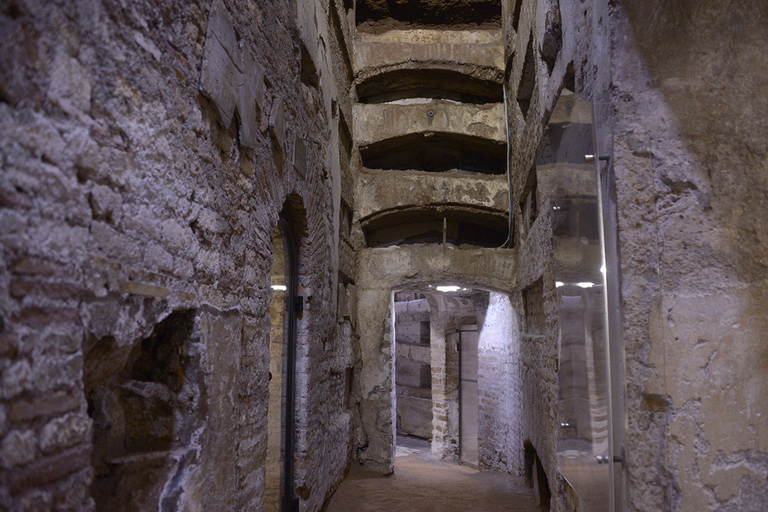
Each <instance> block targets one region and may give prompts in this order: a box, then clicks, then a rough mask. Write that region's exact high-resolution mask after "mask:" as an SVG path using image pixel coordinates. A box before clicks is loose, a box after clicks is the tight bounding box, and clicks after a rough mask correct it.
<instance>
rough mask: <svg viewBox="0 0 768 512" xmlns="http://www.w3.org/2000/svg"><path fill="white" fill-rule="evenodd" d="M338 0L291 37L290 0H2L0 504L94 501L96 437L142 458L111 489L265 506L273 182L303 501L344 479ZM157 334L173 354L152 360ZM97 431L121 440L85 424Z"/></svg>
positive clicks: (309, 506) (151, 500)
mask: <svg viewBox="0 0 768 512" xmlns="http://www.w3.org/2000/svg"><path fill="white" fill-rule="evenodd" d="M341 4H342V3H341V2H338V5H337V3H335V2H331V3H330V5H329V4H328V3H327V2H323V3H320V2H318V3H317V6H315V8H316V14H317V16H316V19H319V20H321V22H320V23H319V24H318V26H317V27H315V28H316V30H315V32H312V31H311V30H310V31H309V36H307V31H308V29H307V27H306V26H303V28H302V31H301V34H302V36H301V40H302V41H303V43H301V44H300V43H299V39H300V38H298V37H297V34H299V33H300V31H299V30H298V28H297V14H296V12H297V11H296V6H295V5H294V4H292V3H286V4H283V3H279V4H273V3H270V2H261V1H249V0H232V1H226V2H213V3H211V2H207V1H206V2H181V3H179V2H162V1H149V0H147V1H141V2H117V1H104V2H65V1H46V2H41V1H34V0H27V1H14V2H5V3H4V4H3V6H2V8H0V33H2V34H3V37H2V40H1V41H0V54H2V55H3V58H2V59H0V132H2V134H3V136H2V140H0V159H1V160H0V161H1V162H2V169H3V171H2V173H0V247H1V249H0V250H1V253H0V254H1V255H0V400H1V401H0V437H1V440H0V466H1V469H0V508H3V509H6V510H19V511H21V510H43V509H49V508H51V507H55V508H56V509H57V510H90V509H93V508H94V506H95V507H96V508H97V509H98V508H100V507H103V503H99V502H97V503H96V504H95V505H94V502H93V500H92V497H91V492H90V491H89V485H90V484H91V482H92V481H93V480H94V478H95V477H101V476H102V474H101V473H102V472H103V471H104V467H103V466H104V461H102V460H99V457H108V458H109V460H108V461H106V462H109V464H111V465H112V466H115V465H116V466H118V467H123V468H126V471H125V472H124V475H128V474H130V473H131V471H130V470H131V468H133V469H136V468H140V469H141V468H143V469H147V468H150V467H151V468H152V470H151V471H149V470H147V471H146V474H147V475H148V479H149V480H151V482H149V483H147V482H144V483H141V484H139V483H137V482H134V481H131V480H130V479H129V478H128V477H127V476H126V477H125V478H126V480H123V481H122V483H121V484H120V485H123V486H124V487H125V488H126V489H127V488H128V487H130V486H131V485H135V486H136V488H137V489H139V490H140V492H136V493H135V494H134V495H133V498H132V499H134V500H136V501H133V502H131V501H129V500H127V498H126V500H125V501H124V502H123V503H122V507H123V508H124V509H136V508H140V509H144V510H151V509H152V508H156V507H157V506H158V503H159V501H162V503H163V506H164V507H165V508H164V509H166V510H176V509H182V508H199V509H206V510H239V509H251V510H258V509H259V508H260V506H261V500H262V492H263V484H264V481H263V479H264V457H265V449H266V397H267V379H268V339H269V328H270V320H269V312H268V304H269V297H270V293H271V291H270V288H269V286H270V282H269V273H270V267H271V264H272V255H271V247H270V246H271V240H272V235H273V233H274V230H275V227H276V223H277V217H278V212H279V211H280V210H281V209H282V208H283V204H284V203H285V202H286V199H288V204H289V205H290V210H291V212H292V215H293V217H294V220H295V224H296V228H297V233H298V235H299V244H300V249H299V253H300V254H299V260H300V264H299V266H300V268H299V273H300V286H299V293H300V294H301V295H302V296H304V297H306V298H307V299H306V302H305V309H304V313H303V314H302V316H301V319H300V320H299V355H298V358H299V359H298V371H299V375H298V383H297V386H298V394H299V396H300V397H301V399H300V400H299V404H298V416H297V418H298V427H299V430H298V439H297V464H296V467H297V474H296V486H297V494H298V496H299V497H300V499H301V503H302V510H317V509H319V507H320V505H321V504H322V502H323V500H324V498H325V496H326V494H327V493H328V492H329V490H330V489H331V488H332V487H333V486H334V485H336V484H337V483H338V482H339V480H340V478H341V476H342V474H343V471H344V468H345V466H346V463H347V461H348V457H349V446H350V443H349V438H350V423H352V422H353V421H354V420H353V419H352V418H351V416H350V414H349V413H348V405H349V404H348V403H347V400H346V398H345V397H346V396H348V395H347V389H348V385H349V382H348V379H349V375H350V372H348V371H347V369H348V368H349V366H350V365H351V362H352V348H351V344H352V328H351V318H352V317H353V316H354V315H351V314H350V311H349V309H348V307H347V304H349V301H347V300H346V299H347V295H348V289H350V288H351V289H352V290H353V284H354V283H353V282H352V276H353V271H352V268H351V267H352V257H351V255H350V254H349V251H347V254H346V256H344V255H343V254H341V256H340V253H344V250H343V247H348V246H349V244H348V242H346V241H345V238H344V237H345V236H346V234H345V233H344V223H343V218H344V216H343V215H342V214H341V212H342V210H343V208H342V205H343V204H344V203H346V204H351V202H352V200H351V192H350V190H351V184H350V183H351V181H350V180H349V178H347V185H346V186H344V184H343V180H342V178H343V176H344V175H345V173H346V175H347V176H348V168H346V165H347V163H345V159H347V160H348V156H346V157H345V155H344V154H343V151H344V146H345V144H344V143H343V141H340V139H341V138H343V137H341V138H340V136H339V133H340V132H343V131H344V130H347V131H348V130H349V128H348V127H343V128H339V126H340V124H341V122H340V119H341V118H342V116H343V117H344V118H346V119H347V120H351V119H352V116H351V112H350V103H349V99H348V97H347V96H346V92H339V91H347V90H348V87H349V83H348V81H349V72H348V69H346V66H347V64H345V60H344V57H343V54H342V52H341V51H335V52H327V53H321V52H320V51H319V50H318V48H319V47H320V46H321V44H320V40H319V39H320V37H321V36H322V37H323V40H324V44H327V45H331V46H332V47H333V48H339V47H341V46H343V45H345V44H346V43H345V42H344V41H341V40H339V37H340V36H339V35H340V34H341V36H342V37H343V35H344V34H345V33H346V31H348V28H347V25H346V10H345V7H344V6H343V5H341ZM334 10H335V11H334ZM302 45H303V46H304V49H306V51H304V49H302ZM307 48H308V49H307ZM302 52H304V53H302ZM307 53H308V54H309V57H308V58H307V55H306V54H307ZM244 91H246V92H244ZM332 142H333V143H332ZM347 234H348V230H347ZM345 244H346V246H345ZM340 248H341V249H340ZM338 283H341V286H342V287H341V290H342V292H343V298H344V300H341V301H337V300H336V295H337V291H338V290H339V288H338V286H339V285H338ZM309 296H311V297H312V299H311V300H309ZM337 306H338V307H337ZM169 326H171V327H172V328H171V327H169ZM173 326H176V327H173ZM172 333H182V334H183V336H182V335H181V334H179V335H174V334H172ZM168 350H171V351H170V352H169V353H170V354H173V353H177V354H178V355H179V357H178V358H176V359H173V364H171V363H170V362H169V363H168V364H167V365H165V366H162V365H157V368H156V370H157V371H147V365H149V368H150V369H151V368H152V361H154V360H156V359H153V358H161V359H162V357H161V356H162V354H163V353H165V352H164V351H168ZM174 351H175V352H174ZM163 360H167V358H166V359H163ZM126 394H128V395H130V396H133V397H140V398H137V400H139V399H140V400H146V401H147V403H151V404H154V405H153V407H156V408H158V410H162V411H168V410H170V411H171V412H168V413H167V414H166V415H165V416H163V417H164V418H165V419H166V420H167V421H165V423H162V422H161V423H162V424H160V425H158V428H159V429H160V430H159V431H156V432H149V433H148V432H145V431H142V428H141V426H140V425H139V426H136V425H133V424H131V423H130V422H128V423H124V422H121V421H120V419H119V415H115V414H112V413H114V412H115V411H114V409H110V407H112V406H113V405H114V404H115V402H114V401H110V400H113V399H114V397H116V396H117V397H124V396H126ZM128 402H130V400H128V401H127V402H125V403H128ZM117 403H122V402H120V401H119V400H118V402H117ZM110 404H111V405H110ZM105 411H106V412H108V413H109V414H102V415H100V413H103V412H105ZM121 429H122V430H121ZM118 431H120V432H122V434H119V433H118ZM105 432H107V433H109V436H112V435H118V434H119V435H122V436H124V437H123V438H120V437H119V435H118V437H117V439H118V441H120V440H121V439H122V440H123V441H125V442H124V443H123V444H122V446H125V447H126V448H120V446H121V444H120V443H117V444H114V443H113V444H109V443H107V444H106V445H102V444H99V443H100V441H99V439H101V438H100V437H99V436H100V435H101V434H104V433H105ZM157 432H161V433H160V434H158V433H157ZM105 435H106V434H105ZM94 441H97V446H95V447H94ZM113 441H114V439H113ZM128 441H130V442H128ZM103 446H107V447H108V449H107V451H106V452H104V451H103V450H102V448H103ZM115 446H117V448H115ZM110 450H112V451H110ZM150 451H151V454H152V455H148V453H150ZM118 473H119V470H118ZM113 476H114V475H113ZM118 477H119V474H118ZM118 488H121V487H118ZM94 497H96V498H97V499H98V496H94ZM97 501H98V500H97ZM118 501H119V499H118Z"/></svg>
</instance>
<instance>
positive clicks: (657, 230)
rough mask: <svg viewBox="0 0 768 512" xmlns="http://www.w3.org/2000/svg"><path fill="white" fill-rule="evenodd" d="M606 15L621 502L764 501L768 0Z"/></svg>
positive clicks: (634, 8) (721, 505)
mask: <svg viewBox="0 0 768 512" xmlns="http://www.w3.org/2000/svg"><path fill="white" fill-rule="evenodd" d="M652 7H653V8H652ZM610 14H611V18H610V19H611V27H612V30H613V38H612V41H611V44H612V48H613V54H612V62H613V77H612V91H611V97H610V100H611V105H612V108H613V111H612V120H613V126H614V136H615V139H614V146H613V147H614V152H615V158H616V163H615V169H616V183H617V191H616V192H617V203H618V222H619V235H620V236H619V244H620V245H619V249H620V253H621V271H622V289H621V291H622V295H623V308H624V329H625V337H626V340H627V388H628V389H627V392H628V418H629V432H630V434H629V457H630V459H629V464H630V492H629V498H630V499H629V501H630V503H631V507H632V509H633V510H648V509H654V510H760V509H762V508H765V503H766V499H767V498H768V486H766V478H767V477H768V430H767V429H766V423H765V421H764V418H765V415H766V413H767V411H766V404H768V402H766V400H765V399H764V398H763V397H764V396H765V393H766V390H767V389H768V384H767V383H768V378H767V376H768V351H767V350H768V349H767V348H766V343H765V334H764V333H765V332H766V328H767V327H768V326H767V325H766V321H767V320H766V314H765V311H766V304H767V302H766V291H767V290H768V282H767V281H766V265H767V264H768V263H767V262H768V243H767V242H766V238H765V233H766V230H765V205H766V190H768V181H767V180H768V167H766V166H767V165H768V164H767V163H766V162H768V160H767V159H766V155H767V154H768V127H767V126H766V123H765V119H766V116H768V97H767V96H766V94H765V91H766V90H767V88H768V57H767V56H766V52H765V49H766V47H768V31H767V30H766V28H768V6H767V5H766V4H765V3H764V2H748V3H745V4H740V5H739V6H738V7H736V6H731V5H728V4H727V3H726V2H720V1H705V2H681V3H676V4H674V5H671V4H665V3H660V4H659V5H655V6H652V5H648V4H647V3H645V2H636V1H630V0H627V1H623V2H620V4H619V5H618V6H616V8H615V9H613V10H612V11H611V13H610Z"/></svg>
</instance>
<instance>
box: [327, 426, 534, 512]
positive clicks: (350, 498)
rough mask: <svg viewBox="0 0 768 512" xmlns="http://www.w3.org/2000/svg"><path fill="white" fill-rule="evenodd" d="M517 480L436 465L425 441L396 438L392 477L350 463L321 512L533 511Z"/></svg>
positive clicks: (524, 488) (529, 497)
mask: <svg viewBox="0 0 768 512" xmlns="http://www.w3.org/2000/svg"><path fill="white" fill-rule="evenodd" d="M539 510H540V509H539V507H538V505H537V504H536V502H535V500H534V497H533V491H532V490H531V489H530V488H528V487H527V486H526V485H525V482H524V481H523V479H522V478H518V477H515V476H512V475H509V474H506V473H495V472H490V471H478V470H477V469H474V468H470V467H467V466H461V465H458V464H453V463H447V462H442V461H440V460H438V459H437V458H435V457H434V456H433V455H432V454H431V453H430V451H429V443H428V442H427V441H415V440H413V439H405V438H398V447H397V452H396V456H395V474H394V475H392V476H389V477H384V476H381V475H379V474H377V473H372V472H369V471H366V470H365V469H363V468H362V466H360V465H358V464H353V466H352V469H351V470H350V473H349V475H348V476H347V478H346V479H345V480H344V482H342V484H341V486H340V487H339V489H338V490H337V491H336V493H335V494H334V495H333V497H332V498H331V500H330V502H329V503H328V506H327V508H326V511H327V512H501V511H504V512H538V511H539Z"/></svg>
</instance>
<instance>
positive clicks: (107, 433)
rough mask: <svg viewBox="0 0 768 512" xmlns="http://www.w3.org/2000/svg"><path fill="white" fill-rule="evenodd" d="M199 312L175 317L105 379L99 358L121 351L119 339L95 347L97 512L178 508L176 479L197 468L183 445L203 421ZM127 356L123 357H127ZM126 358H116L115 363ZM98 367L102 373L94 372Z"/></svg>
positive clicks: (91, 393) (91, 387) (89, 382)
mask: <svg viewBox="0 0 768 512" xmlns="http://www.w3.org/2000/svg"><path fill="white" fill-rule="evenodd" d="M194 320H195V311H194V310H182V311H175V312H173V313H171V314H170V315H168V316H167V317H166V318H165V319H164V320H162V321H161V322H160V323H158V324H157V325H156V326H155V328H154V330H153V332H152V333H151V334H150V335H149V336H148V337H147V338H145V339H142V340H141V341H139V342H138V343H135V344H134V345H133V346H132V347H131V348H130V352H129V353H128V355H127V358H125V364H124V366H123V367H122V368H120V369H119V370H117V371H115V372H113V373H111V374H106V372H104V371H103V370H104V368H103V366H100V362H99V360H101V361H103V360H104V357H105V356H107V355H108V354H109V352H110V349H112V351H113V352H114V353H116V354H119V353H121V352H123V353H124V352H125V350H126V348H123V349H118V348H117V347H116V343H115V342H114V339H112V338H109V339H103V340H98V341H95V342H94V341H92V342H91V345H93V346H96V347H99V346H100V348H99V349H97V350H93V349H92V350H90V351H88V352H87V355H86V361H85V375H84V380H85V387H86V393H87V399H88V412H89V414H90V416H91V418H92V419H93V454H92V464H93V467H94V471H95V472H94V480H93V484H92V485H91V495H92V497H93V499H94V501H95V504H96V510H97V511H111V512H114V511H117V512H120V511H126V512H127V511H129V510H144V511H154V510H161V509H162V510H175V509H176V506H175V502H176V499H175V498H176V497H178V495H179V493H180V491H181V489H176V488H175V487H177V486H178V484H177V483H176V481H177V480H178V479H176V478H174V476H175V475H178V474H180V473H181V472H182V471H183V470H184V467H185V466H187V465H189V463H190V462H192V456H191V455H190V452H189V450H185V447H187V446H189V443H190V438H191V435H192V434H193V432H194V430H196V429H197V427H198V426H199V424H200V423H201V422H202V419H198V416H202V413H203V411H200V407H199V406H198V404H200V403H203V401H201V400H200V397H201V395H202V393H203V381H202V372H201V371H200V369H199V361H198V357H196V356H195V355H194V354H197V353H199V351H197V350H193V349H192V348H193V346H194V344H195V343H197V342H198V341H197V340H196V338H195V336H194V333H193V331H194ZM123 357H124V356H123ZM107 359H112V360H122V358H121V357H119V356H116V357H114V358H109V357H107ZM94 368H98V369H99V370H100V371H94V370H93V369H94Z"/></svg>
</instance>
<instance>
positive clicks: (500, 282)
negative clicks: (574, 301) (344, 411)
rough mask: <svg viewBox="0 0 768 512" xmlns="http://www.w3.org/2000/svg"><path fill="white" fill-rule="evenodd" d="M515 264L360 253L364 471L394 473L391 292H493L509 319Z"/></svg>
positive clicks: (468, 255)
mask: <svg viewBox="0 0 768 512" xmlns="http://www.w3.org/2000/svg"><path fill="white" fill-rule="evenodd" d="M515 262H516V251H515V250H514V249H479V250H463V249H453V248H448V247H441V246H435V245H412V246H407V247H390V248H386V249H364V250H362V251H360V253H359V254H358V259H357V263H358V265H357V268H358V281H357V282H358V290H359V291H358V294H357V312H358V334H359V336H360V347H361V357H362V366H361V369H360V372H359V375H358V383H359V389H360V392H361V397H360V403H361V416H362V423H363V429H364V431H365V436H366V439H365V441H366V444H365V446H364V447H363V448H362V449H360V450H359V453H360V459H361V462H363V463H364V464H365V465H366V466H367V467H369V468H371V469H374V470H377V471H380V472H382V473H386V474H389V473H392V472H393V471H394V444H395V435H396V433H395V422H394V414H395V413H394V403H395V386H394V377H395V375H394V371H395V366H394V364H393V363H394V353H395V350H394V349H395V347H394V342H393V339H394V338H393V336H392V332H393V320H394V318H393V306H392V304H393V303H392V294H393V290H396V289H401V288H403V287H406V286H408V285H414V284H418V283H445V282H452V283H461V284H462V285H464V286H467V287H471V288H478V289H485V290H495V291H497V292H499V293H498V295H500V296H505V297H507V303H508V304H510V305H509V310H508V311H509V314H510V315H512V316H514V315H513V314H512V308H511V303H509V299H508V297H509V296H510V295H511V294H512V293H513V292H514V286H515V279H514V275H515ZM513 324H514V325H513ZM516 325H517V324H516V320H515V321H514V322H512V323H510V324H509V325H508V326H507V327H509V328H511V329H514V331H517V329H516ZM504 364H506V363H504ZM518 409H519V408H518ZM496 420H497V421H498V422H499V423H500V424H502V425H503V424H505V423H508V418H504V417H503V416H502V417H498V418H496ZM502 428H507V427H502ZM507 440H508V439H507V438H506V437H505V438H504V439H499V446H500V447H507V448H506V449H507V450H510V449H513V448H510V447H515V446H517V444H519V443H508V442H507ZM499 449H500V450H502V448H499ZM518 458H520V457H515V456H513V455H510V454H502V455H499V456H498V457H497V463H498V464H493V463H490V459H492V457H491V458H489V457H486V461H489V462H486V463H482V462H481V465H483V466H490V467H497V466H503V467H504V469H509V468H515V469H517V467H518V466H520V465H521V464H522V462H521V461H518V460H517V459H518Z"/></svg>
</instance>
